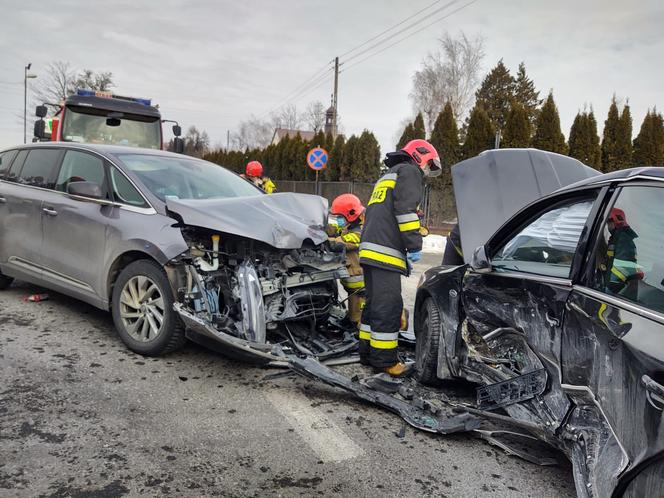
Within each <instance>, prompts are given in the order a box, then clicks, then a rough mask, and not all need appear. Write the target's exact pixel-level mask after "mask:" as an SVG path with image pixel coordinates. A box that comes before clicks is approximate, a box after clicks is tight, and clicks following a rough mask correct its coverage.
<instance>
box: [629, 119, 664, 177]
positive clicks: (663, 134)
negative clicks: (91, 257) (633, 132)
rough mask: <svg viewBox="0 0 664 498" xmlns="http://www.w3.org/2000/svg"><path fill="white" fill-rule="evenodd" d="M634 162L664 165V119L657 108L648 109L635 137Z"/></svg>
mask: <svg viewBox="0 0 664 498" xmlns="http://www.w3.org/2000/svg"><path fill="white" fill-rule="evenodd" d="M634 164H635V165H636V166H664V120H663V118H662V115H661V114H660V113H658V112H657V110H656V109H654V110H653V111H652V112H651V111H650V110H648V113H647V114H646V117H645V118H644V119H643V123H642V124H641V129H640V130H639V134H638V135H637V137H636V138H635V139H634Z"/></svg>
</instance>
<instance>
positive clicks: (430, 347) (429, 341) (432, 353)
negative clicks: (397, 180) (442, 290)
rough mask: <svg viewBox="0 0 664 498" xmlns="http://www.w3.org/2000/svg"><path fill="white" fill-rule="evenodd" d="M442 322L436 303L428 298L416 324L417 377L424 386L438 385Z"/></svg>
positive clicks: (423, 304)
mask: <svg viewBox="0 0 664 498" xmlns="http://www.w3.org/2000/svg"><path fill="white" fill-rule="evenodd" d="M441 330H442V321H441V319H440V310H439V309H438V305H437V304H436V302H435V301H434V300H433V299H432V298H430V297H428V298H426V300H425V301H424V303H422V307H421V312H420V313H419V314H418V316H417V321H416V322H415V335H416V337H417V341H416V342H415V377H416V378H417V380H418V381H420V382H422V383H423V384H428V385H437V384H439V383H440V379H439V378H438V374H437V370H438V347H439V345H440V334H441Z"/></svg>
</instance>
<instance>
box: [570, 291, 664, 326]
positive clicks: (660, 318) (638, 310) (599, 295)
mask: <svg viewBox="0 0 664 498" xmlns="http://www.w3.org/2000/svg"><path fill="white" fill-rule="evenodd" d="M573 290H574V291H576V292H578V293H579V294H584V295H586V296H589V297H592V298H594V299H597V300H598V301H602V302H604V303H607V304H610V305H611V306H616V307H617V308H623V309H625V310H627V311H630V312H632V313H635V314H637V315H641V316H643V317H645V318H648V319H650V320H654V321H656V322H659V323H661V324H663V325H664V314H663V313H660V312H658V311H653V310H651V309H649V308H646V307H645V306H643V305H639V304H637V303H634V302H632V301H628V300H626V299H622V298H621V297H618V296H613V295H611V294H605V293H604V292H601V291H598V290H595V289H591V288H590V287H585V286H583V285H574V286H573Z"/></svg>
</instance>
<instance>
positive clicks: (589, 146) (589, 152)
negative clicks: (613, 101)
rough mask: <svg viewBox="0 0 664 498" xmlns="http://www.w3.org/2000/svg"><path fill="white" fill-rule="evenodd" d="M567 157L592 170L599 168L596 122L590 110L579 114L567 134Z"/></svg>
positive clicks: (599, 154)
mask: <svg viewBox="0 0 664 498" xmlns="http://www.w3.org/2000/svg"><path fill="white" fill-rule="evenodd" d="M569 155H570V156H571V157H574V158H576V159H578V160H579V161H581V162H582V163H584V164H587V165H588V166H591V167H593V168H599V167H600V163H601V153H600V149H599V137H598V136H597V121H595V116H594V114H593V112H592V110H591V111H590V112H589V113H587V112H585V111H584V112H579V113H577V115H576V117H575V118H574V123H573V124H572V128H571V129H570V132H569Z"/></svg>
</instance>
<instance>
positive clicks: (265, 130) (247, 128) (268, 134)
mask: <svg viewBox="0 0 664 498" xmlns="http://www.w3.org/2000/svg"><path fill="white" fill-rule="evenodd" d="M274 129H275V125H274V123H272V122H270V121H262V120H260V119H258V118H257V117H255V116H251V117H250V118H249V119H248V120H246V121H242V122H241V123H240V126H239V127H238V129H237V131H236V132H235V133H233V143H234V146H235V147H236V148H238V149H245V148H247V147H249V148H250V149H255V148H259V149H262V148H264V147H267V146H268V145H270V142H271V141H272V136H273V135H274Z"/></svg>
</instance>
